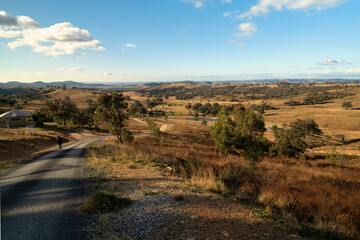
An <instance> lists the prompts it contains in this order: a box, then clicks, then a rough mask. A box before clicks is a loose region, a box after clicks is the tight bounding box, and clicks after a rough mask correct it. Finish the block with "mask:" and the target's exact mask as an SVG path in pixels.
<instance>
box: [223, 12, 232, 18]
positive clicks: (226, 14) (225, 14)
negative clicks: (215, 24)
mask: <svg viewBox="0 0 360 240" xmlns="http://www.w3.org/2000/svg"><path fill="white" fill-rule="evenodd" d="M230 15H231V13H230V12H226V13H224V14H223V17H224V18H226V17H230Z"/></svg>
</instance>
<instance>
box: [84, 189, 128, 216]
mask: <svg viewBox="0 0 360 240" xmlns="http://www.w3.org/2000/svg"><path fill="white" fill-rule="evenodd" d="M132 202H133V201H132V200H131V199H129V198H120V197H118V196H116V195H114V194H112V193H108V192H96V193H94V194H93V195H92V196H90V197H89V198H88V199H87V200H86V201H85V202H84V203H83V204H82V205H81V206H80V208H79V210H80V212H82V213H87V214H93V213H107V212H111V211H114V210H116V209H121V208H124V207H127V206H129V205H130V204H132Z"/></svg>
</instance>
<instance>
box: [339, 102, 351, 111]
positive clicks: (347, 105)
mask: <svg viewBox="0 0 360 240" xmlns="http://www.w3.org/2000/svg"><path fill="white" fill-rule="evenodd" d="M341 106H342V107H343V108H345V109H346V110H347V109H349V108H352V102H343V103H342V104H341Z"/></svg>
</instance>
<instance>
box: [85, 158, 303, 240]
mask: <svg viewBox="0 0 360 240" xmlns="http://www.w3.org/2000/svg"><path fill="white" fill-rule="evenodd" d="M111 171H112V178H111V180H107V181H105V182H103V184H101V185H100V186H98V187H99V188H100V189H101V190H107V191H111V192H113V193H115V194H118V195H121V196H122V197H129V198H131V199H132V200H134V203H133V204H132V205H131V206H130V207H129V208H126V209H123V210H120V211H117V212H111V213H107V214H104V215H101V216H92V217H91V218H92V222H93V223H92V224H91V225H90V226H89V227H88V229H89V231H90V232H93V233H94V232H96V231H97V230H98V231H102V234H100V235H102V238H104V239H106V238H108V236H109V235H111V236H112V237H114V236H116V238H118V239H188V240H190V239H192V240H193V239H302V238H301V237H300V236H298V235H296V234H295V232H294V231H292V230H291V229H289V228H286V227H284V226H283V225H281V224H277V223H272V222H269V221H267V220H264V219H262V218H255V217H253V215H252V211H253V210H254V207H253V206H249V205H241V204H240V203H238V202H236V201H234V200H231V199H228V198H224V197H223V196H220V195H218V194H215V193H212V192H209V191H207V190H203V189H199V188H196V187H194V186H192V185H190V184H188V183H186V182H185V181H183V179H181V178H178V177H175V176H173V175H172V174H171V173H170V172H168V171H166V169H160V168H157V167H150V166H149V165H137V164H132V165H126V164H118V165H117V167H116V168H112V170H111ZM86 172H87V173H86V174H88V175H91V174H92V172H91V170H89V169H88V170H87V171H86ZM104 226H109V227H105V228H106V230H105V232H104ZM100 229H102V230H100ZM98 236H99V235H98ZM116 238H115V239H116Z"/></svg>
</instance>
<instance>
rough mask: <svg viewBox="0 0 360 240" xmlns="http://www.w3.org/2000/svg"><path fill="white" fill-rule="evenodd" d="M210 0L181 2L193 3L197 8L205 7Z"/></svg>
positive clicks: (184, 1) (182, 0)
mask: <svg viewBox="0 0 360 240" xmlns="http://www.w3.org/2000/svg"><path fill="white" fill-rule="evenodd" d="M207 1H208V0H181V2H183V3H190V4H192V5H194V7H196V8H200V9H202V8H204V7H205V6H206V5H205V3H206V2H207Z"/></svg>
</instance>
